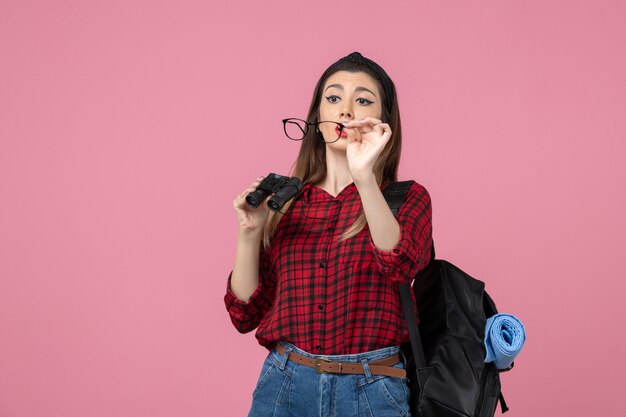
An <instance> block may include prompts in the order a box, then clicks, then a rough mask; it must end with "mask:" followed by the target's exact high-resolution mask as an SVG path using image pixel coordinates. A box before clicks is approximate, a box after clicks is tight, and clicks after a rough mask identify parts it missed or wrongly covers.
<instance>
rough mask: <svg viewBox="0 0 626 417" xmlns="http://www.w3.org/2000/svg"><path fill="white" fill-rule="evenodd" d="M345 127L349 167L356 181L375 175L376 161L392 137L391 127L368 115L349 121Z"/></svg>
mask: <svg viewBox="0 0 626 417" xmlns="http://www.w3.org/2000/svg"><path fill="white" fill-rule="evenodd" d="M345 129H346V132H347V133H348V148H347V150H346V157H347V158H348V167H349V168H350V173H351V175H352V178H353V179H354V181H355V183H356V182H357V181H358V180H360V179H363V178H367V177H370V176H372V175H373V168H374V163H375V162H376V159H378V155H380V153H381V152H382V151H383V149H384V148H385V145H386V144H387V142H388V141H389V138H390V137H391V128H390V127H389V125H388V124H387V123H383V122H382V121H380V120H378V119H375V118H373V117H366V118H365V119H363V120H359V121H352V122H350V123H348V124H347V125H345Z"/></svg>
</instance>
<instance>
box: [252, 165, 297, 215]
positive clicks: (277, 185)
mask: <svg viewBox="0 0 626 417" xmlns="http://www.w3.org/2000/svg"><path fill="white" fill-rule="evenodd" d="M301 188H302V181H300V178H298V177H286V176H284V175H278V174H274V173H272V172H270V173H269V174H268V176H267V177H265V178H264V179H263V181H261V184H259V185H258V186H257V187H256V189H255V190H254V191H252V192H251V193H249V194H248V195H247V196H246V203H248V205H249V206H250V207H252V208H256V207H258V206H259V204H261V203H262V202H263V200H265V199H266V198H267V196H268V195H270V194H274V195H273V196H272V197H271V198H270V199H269V200H268V201H267V205H268V207H269V208H270V210H272V211H276V212H278V211H280V209H281V208H282V207H283V206H284V205H285V203H286V202H287V201H289V200H291V199H292V198H293V197H294V196H295V195H296V194H298V191H300V189H301Z"/></svg>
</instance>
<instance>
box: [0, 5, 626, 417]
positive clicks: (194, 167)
mask: <svg viewBox="0 0 626 417" xmlns="http://www.w3.org/2000/svg"><path fill="white" fill-rule="evenodd" d="M416 3H417V4H416ZM295 4H296V3H295V2H278V1H270V2H263V1H261V2H256V1H255V2H253V1H250V2H248V3H247V4H242V3H241V2H232V1H231V2H224V3H223V4H221V5H219V6H216V5H214V4H212V2H208V1H185V2H179V1H137V0H132V1H129V0H125V1H89V2H81V1H64V2H46V1H24V0H22V1H11V0H4V1H3V2H2V4H1V5H0V62H1V65H0V196H1V198H2V201H1V204H0V416H2V417H31V416H32V417H35V416H46V417H84V416H89V417H105V416H106V417H109V416H116V417H143V416H146V417H148V416H149V417H165V416H176V415H184V416H188V417H193V416H226V415H229V416H230V415H232V416H241V415H245V414H246V412H247V410H248V407H249V404H250V400H251V392H252V389H253V388H254V384H255V382H256V379H257V376H258V372H259V370H260V366H261V364H262V361H263V359H264V357H265V354H266V351H264V349H263V348H261V347H260V346H259V345H258V344H257V343H256V340H255V339H254V336H253V334H252V333H251V334H247V335H240V334H239V333H237V332H236V331H235V329H234V327H232V325H231V323H230V321H229V319H228V316H227V314H226V311H225V308H224V304H223V300H222V299H223V295H224V289H225V282H226V277H227V274H228V272H229V271H230V268H231V266H232V262H233V259H234V253H235V238H236V230H237V222H236V218H235V214H234V211H233V209H232V200H233V198H234V197H235V195H236V194H238V193H239V192H240V191H241V190H243V189H244V188H246V187H247V186H248V185H249V183H250V182H252V180H253V179H254V178H256V177H257V176H259V175H263V174H266V173H268V172H269V171H270V170H271V171H276V172H283V173H285V172H286V171H287V169H288V168H289V166H290V165H291V162H292V161H293V159H294V158H295V155H296V153H297V150H298V148H297V146H298V145H297V144H295V143H291V142H288V141H287V140H286V139H284V138H283V135H282V131H281V125H280V119H281V118H283V117H287V116H295V117H302V116H305V114H306V110H307V108H308V104H309V100H310V95H311V93H312V89H313V86H314V84H315V82H316V81H317V78H318V77H319V76H320V75H321V72H322V71H323V70H324V69H325V68H326V66H328V65H329V64H330V63H332V62H333V61H334V60H336V59H338V58H339V57H341V56H343V55H346V54H347V53H349V52H351V51H353V50H358V51H360V52H361V53H363V54H364V55H365V56H367V57H370V58H372V59H374V60H376V61H377V62H379V63H380V64H381V65H382V66H383V67H384V68H386V69H387V71H388V72H389V74H390V75H391V77H392V78H393V79H394V81H395V83H396V85H397V88H398V91H399V99H400V105H401V111H402V117H403V122H404V123H403V131H404V137H405V143H404V153H403V162H402V163H403V165H402V168H401V179H408V178H413V179H416V180H418V181H419V182H421V183H422V184H424V185H425V186H426V187H427V188H428V190H429V191H430V193H431V197H432V199H433V213H434V220H433V221H434V233H435V241H436V245H437V250H438V255H439V256H440V257H442V258H444V259H448V260H450V261H453V262H454V263H456V264H458V265H459V266H462V267H463V268H464V269H465V270H467V271H468V272H469V273H471V274H472V275H474V276H476V277H478V278H481V279H483V280H484V281H486V283H487V288H488V289H489V291H490V292H491V293H492V295H493V296H494V298H495V300H496V301H497V303H498V306H499V308H500V310H501V311H504V312H510V313H513V314H516V315H517V316H518V317H520V318H521V319H522V320H523V322H524V324H525V325H526V328H527V330H528V340H527V343H526V346H525V348H524V351H523V352H522V354H521V355H520V357H519V358H518V361H517V363H516V368H515V370H514V372H511V373H510V374H505V375H503V384H504V393H505V395H506V398H507V400H508V402H509V405H510V406H511V411H510V412H509V413H508V414H507V415H508V416H563V415H567V416H572V417H573V416H588V415H591V414H592V413H593V414H594V415H606V416H616V415H622V414H623V411H621V409H622V407H621V406H620V405H617V403H618V401H619V399H621V398H622V396H623V395H622V392H621V389H619V388H618V385H619V384H620V381H623V379H624V376H625V375H626V374H625V371H626V364H625V361H624V359H623V358H622V357H621V356H620V354H619V353H618V351H622V352H623V348H622V346H623V344H624V342H625V341H626V340H625V338H624V336H623V334H622V333H621V331H619V328H621V326H622V325H623V321H624V319H625V318H626V317H624V316H625V315H624V309H623V307H619V306H620V305H623V304H622V302H621V301H622V300H621V299H622V297H623V292H624V283H623V282H624V277H625V276H626V268H625V266H624V262H621V261H620V262H618V261H616V259H623V254H622V252H623V251H624V249H625V248H626V233H625V231H626V227H625V225H626V221H625V220H624V213H625V212H626V207H625V206H626V199H625V196H624V189H625V187H624V185H625V183H626V181H625V180H626V171H625V170H624V168H623V166H622V165H623V162H624V159H625V158H624V153H625V150H626V145H625V143H624V139H625V133H626V129H625V127H626V122H625V118H624V109H625V106H626V98H625V97H626V87H625V82H624V76H623V75H624V74H625V73H626V60H625V59H624V53H623V51H624V50H623V46H624V42H625V41H626V36H625V35H626V31H625V29H624V25H623V18H624V13H625V12H626V7H625V6H624V3H622V2H619V1H597V0H596V1H591V0H590V1H586V2H585V1H546V0H543V1H516V2H513V1H484V2H447V1H446V2H441V1H439V2H428V4H427V3H426V2H419V3H418V2H397V4H393V2H385V3H383V2H374V1H363V0H359V1H350V0H347V1H344V2H335V1H316V2H313V3H310V4H308V5H307V6H306V7H302V8H297V7H296V6H295ZM618 163H620V166H618ZM613 350H615V352H613Z"/></svg>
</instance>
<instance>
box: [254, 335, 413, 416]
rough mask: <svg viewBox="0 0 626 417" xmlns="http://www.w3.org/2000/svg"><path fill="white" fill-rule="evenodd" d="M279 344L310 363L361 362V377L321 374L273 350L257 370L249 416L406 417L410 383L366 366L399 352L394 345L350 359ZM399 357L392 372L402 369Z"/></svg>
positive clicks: (352, 356) (288, 344)
mask: <svg viewBox="0 0 626 417" xmlns="http://www.w3.org/2000/svg"><path fill="white" fill-rule="evenodd" d="M280 343H281V344H282V345H283V346H284V347H285V349H286V350H287V352H295V353H298V354H300V355H304V356H308V357H311V358H316V359H317V358H320V359H326V360H331V361H336V362H356V363H361V364H363V366H364V368H365V374H364V375H350V374H323V373H322V374H319V373H317V372H316V370H315V369H313V368H309V367H307V366H304V365H300V364H297V363H295V362H292V361H288V360H287V353H286V354H285V355H281V354H279V353H278V352H277V351H276V349H273V350H272V351H270V352H269V354H268V355H267V358H266V359H265V362H264V363H263V367H262V368H261V374H260V376H259V380H258V382H257V385H256V388H255V389H254V392H253V393H252V407H251V408H250V413H249V414H248V417H284V416H290V417H308V416H311V417H313V416H315V417H350V416H355V417H385V416H403V417H407V416H410V411H409V385H408V379H407V378H397V377H391V376H384V375H372V374H371V373H370V371H369V368H368V367H367V363H368V362H371V361H375V360H378V359H383V358H386V357H388V356H391V355H394V354H396V353H398V352H399V351H400V348H399V347H398V346H391V347H386V348H383V349H378V350H373V351H370V352H365V353H358V354H354V355H314V354H311V353H308V352H305V351H303V350H301V349H299V348H298V347H296V346H294V345H292V344H290V343H285V342H280ZM400 358H401V361H400V362H398V363H397V364H396V365H393V367H394V368H402V369H404V366H405V360H404V358H403V356H402V354H400Z"/></svg>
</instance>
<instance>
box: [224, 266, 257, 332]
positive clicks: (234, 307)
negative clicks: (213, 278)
mask: <svg viewBox="0 0 626 417" xmlns="http://www.w3.org/2000/svg"><path fill="white" fill-rule="evenodd" d="M232 276H233V272H232V271H231V272H230V274H229V275H228V280H227V282H226V295H225V296H224V304H226V310H228V313H229V314H230V316H231V318H232V319H233V320H236V321H245V320H246V319H247V318H248V317H250V316H253V315H256V314H259V308H258V305H257V304H258V303H256V300H257V298H258V297H259V295H260V294H261V292H262V288H261V287H262V284H261V283H259V285H258V286H257V288H256V290H254V292H253V293H252V295H251V296H250V299H249V300H248V302H245V301H243V300H240V299H238V298H237V296H236V295H235V293H234V292H233V290H232V288H231V286H230V282H231V279H232Z"/></svg>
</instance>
